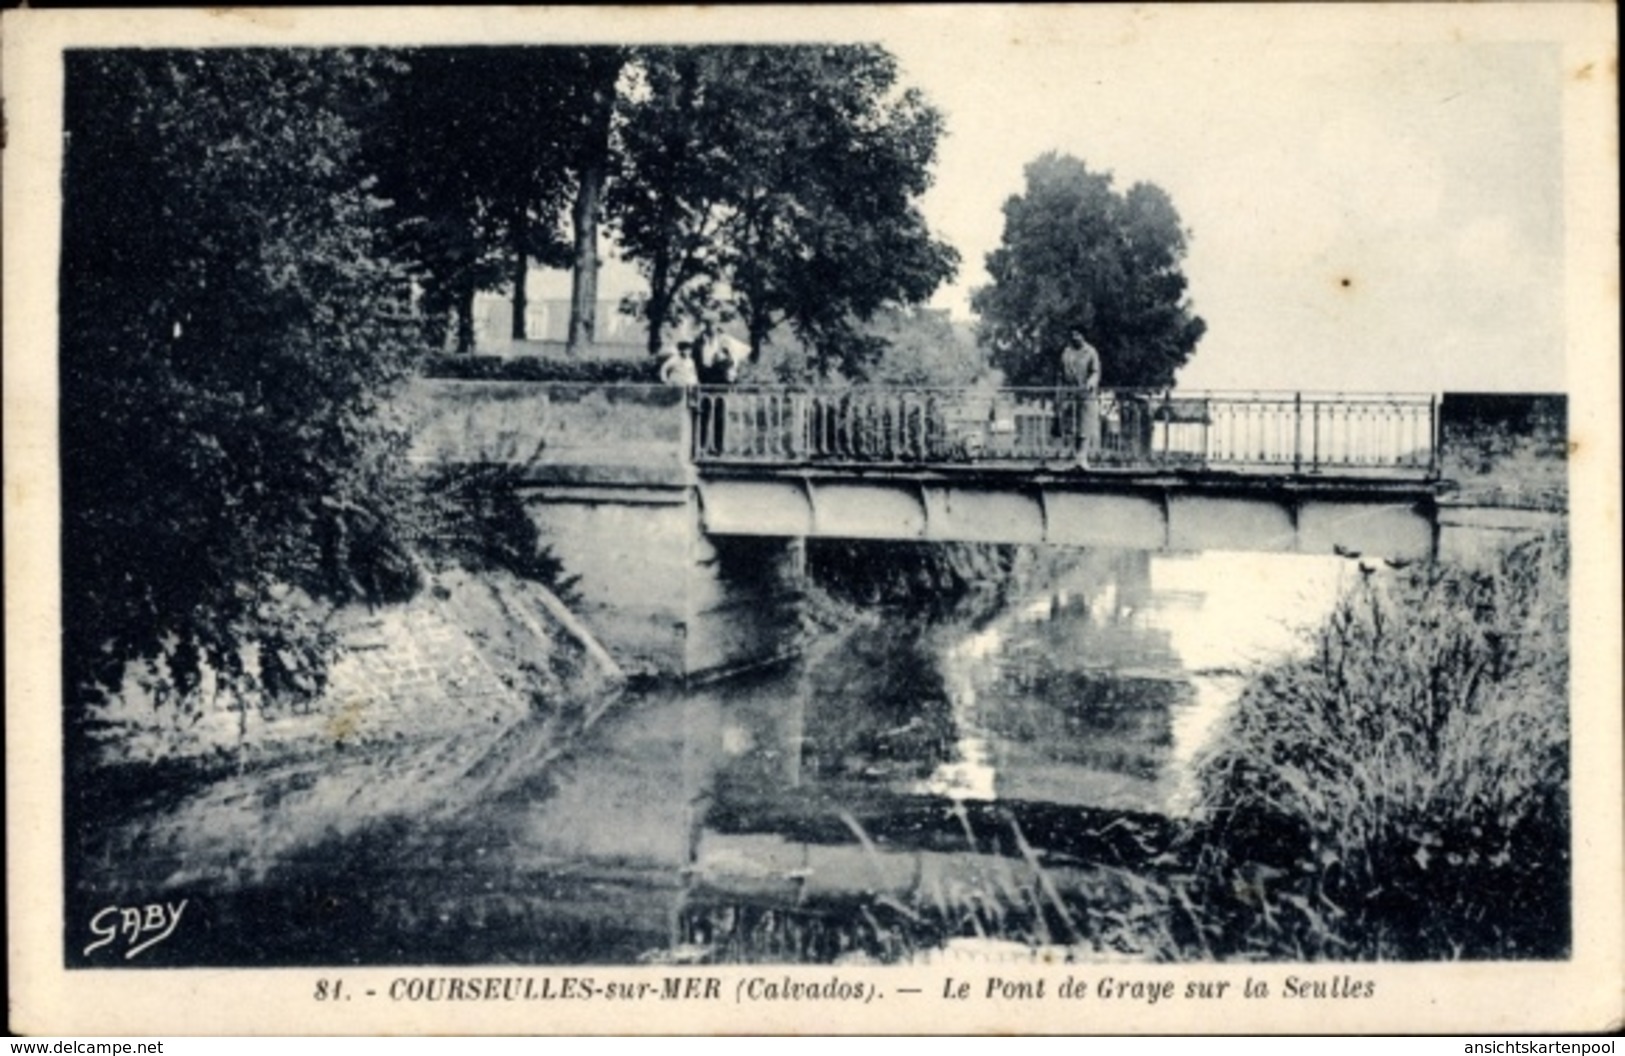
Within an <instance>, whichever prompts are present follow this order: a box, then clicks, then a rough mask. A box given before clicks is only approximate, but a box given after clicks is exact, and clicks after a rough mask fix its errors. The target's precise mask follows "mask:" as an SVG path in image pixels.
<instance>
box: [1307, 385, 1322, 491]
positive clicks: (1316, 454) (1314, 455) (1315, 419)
mask: <svg viewBox="0 0 1625 1056" xmlns="http://www.w3.org/2000/svg"><path fill="white" fill-rule="evenodd" d="M1309 406H1310V412H1309V413H1310V416H1311V422H1310V429H1311V432H1312V434H1313V436H1314V439H1313V441H1312V443H1313V445H1314V446H1313V448H1312V450H1311V452H1310V456H1309V471H1310V472H1311V473H1319V472H1320V401H1319V400H1316V401H1315V402H1314V403H1312V404H1310V405H1309Z"/></svg>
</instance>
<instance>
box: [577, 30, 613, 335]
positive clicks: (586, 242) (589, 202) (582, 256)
mask: <svg viewBox="0 0 1625 1056" xmlns="http://www.w3.org/2000/svg"><path fill="white" fill-rule="evenodd" d="M596 65H597V69H596V71H595V73H596V81H597V83H595V84H594V85H593V88H592V101H591V103H590V104H589V105H590V111H589V113H588V115H587V118H586V120H587V130H586V134H585V136H584V137H583V139H582V141H581V150H580V153H579V154H578V155H577V163H576V169H577V171H578V172H579V173H580V174H581V182H580V184H579V185H578V186H577V188H576V200H575V203H574V205H573V207H572V208H571V211H570V222H571V224H572V226H573V227H574V234H575V261H574V264H573V267H572V270H571V275H570V353H571V354H572V355H574V354H576V353H577V352H579V351H580V349H581V347H582V346H583V345H590V344H592V343H593V341H594V340H596V338H597V335H598V264H599V262H598V213H599V211H600V205H599V203H600V202H601V201H602V199H603V196H604V180H605V179H606V178H607V176H608V173H609V126H610V122H611V120H612V119H613V118H614V116H615V82H616V80H617V79H619V77H620V75H621V65H622V59H621V57H620V55H618V54H616V53H609V54H608V55H607V56H606V58H605V60H604V61H603V62H601V63H598V64H596Z"/></svg>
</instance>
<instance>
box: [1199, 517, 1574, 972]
mask: <svg viewBox="0 0 1625 1056" xmlns="http://www.w3.org/2000/svg"><path fill="white" fill-rule="evenodd" d="M1567 572H1568V569H1567V540H1566V538H1564V537H1563V536H1561V535H1557V536H1553V537H1549V538H1545V539H1541V540H1536V541H1532V542H1528V543H1525V544H1523V545H1520V546H1518V547H1515V548H1513V549H1511V550H1510V551H1508V552H1506V553H1504V554H1503V555H1502V556H1501V557H1500V558H1499V559H1498V560H1497V561H1496V562H1495V563H1494V564H1493V566H1492V567H1487V568H1478V569H1473V568H1457V567H1448V566H1442V565H1429V566H1425V567H1422V566H1419V567H1418V569H1417V570H1415V571H1414V572H1413V573H1411V574H1409V575H1406V576H1397V575H1396V576H1390V575H1388V574H1368V575H1366V576H1363V577H1362V579H1363V581H1362V582H1361V583H1360V584H1359V585H1358V586H1357V587H1356V589H1354V590H1353V591H1352V592H1351V593H1350V594H1349V595H1348V596H1347V597H1346V598H1345V599H1344V600H1343V601H1342V602H1341V603H1340V605H1339V607H1338V608H1337V609H1336V611H1335V612H1334V613H1333V615H1332V617H1331V619H1330V620H1329V622H1328V623H1327V625H1326V626H1325V627H1324V628H1322V629H1321V630H1320V632H1319V633H1318V636H1317V638H1316V641H1315V643H1314V646H1315V648H1314V651H1313V654H1312V655H1311V656H1309V657H1307V658H1305V659H1302V660H1296V661H1291V662H1287V663H1283V664H1281V665H1279V666H1277V667H1275V668H1273V669H1271V670H1269V671H1266V672H1265V673H1264V674H1263V675H1262V676H1261V677H1259V678H1258V679H1256V680H1255V682H1254V683H1253V684H1252V685H1251V686H1250V687H1249V689H1248V690H1247V691H1246V692H1245V693H1244V694H1243V696H1242V699H1241V700H1240V701H1239V702H1238V703H1237V705H1236V707H1235V709H1234V711H1233V712H1232V713H1231V715H1230V718H1229V720H1228V723H1227V726H1226V727H1225V729H1224V730H1223V732H1222V733H1221V735H1220V737H1219V741H1218V744H1217V746H1216V748H1215V749H1214V750H1213V752H1212V753H1211V754H1210V755H1209V756H1208V757H1207V759H1206V760H1205V762H1204V764H1203V766H1202V769H1201V772H1200V780H1201V782H1202V788H1203V795H1204V802H1203V809H1202V812H1201V815H1200V816H1201V819H1202V820H1201V821H1200V822H1199V824H1198V826H1197V827H1196V830H1195V832H1196V835H1195V837H1194V843H1193V846H1194V847H1195V849H1196V860H1197V862H1198V869H1197V875H1196V884H1195V890H1196V893H1197V895H1198V896H1199V901H1201V902H1203V903H1205V907H1206V911H1207V914H1206V917H1205V919H1204V922H1203V927H1204V929H1205V931H1206V935H1205V938H1206V941H1208V942H1209V943H1211V944H1212V946H1213V947H1214V948H1215V949H1217V950H1219V951H1220V952H1221V953H1223V952H1229V953H1242V954H1251V955H1264V956H1282V957H1300V958H1302V957H1337V958H1348V959H1365V958H1384V957H1399V958H1416V959H1422V958H1447V957H1495V958H1505V957H1557V956H1562V955H1563V954H1564V953H1565V952H1566V950H1567V949H1568V945H1569V941H1570V940H1569V935H1568V929H1569V919H1568V907H1569V827H1570V826H1569V804H1568V788H1569V783H1568V776H1569V771H1568V682H1569V679H1568V643H1567V631H1568V628H1567Z"/></svg>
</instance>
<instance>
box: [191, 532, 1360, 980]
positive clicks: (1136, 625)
mask: <svg viewBox="0 0 1625 1056" xmlns="http://www.w3.org/2000/svg"><path fill="white" fill-rule="evenodd" d="M1046 560H1049V561H1050V562H1051V564H1050V565H1047V566H1044V568H1043V574H1041V575H1035V576H1032V577H1029V578H1028V579H1023V580H1022V582H1023V583H1029V579H1030V580H1031V583H1029V587H1028V588H1023V589H1022V590H1018V591H1016V592H1015V596H1014V598H1013V599H1012V600H1010V601H1009V602H1008V603H1005V604H1002V605H1000V606H998V607H997V611H995V612H993V613H991V614H989V613H987V612H979V613H970V614H966V613H965V611H964V610H963V609H961V610H959V611H960V614H959V615H955V614H954V613H952V612H949V613H937V614H933V615H931V616H928V617H927V616H922V615H920V614H919V613H918V611H913V612H898V611H881V612H879V613H878V614H877V615H875V616H874V617H873V618H872V619H871V620H869V621H868V622H866V623H865V624H864V625H863V626H860V627H857V628H855V629H853V630H852V631H851V632H850V633H847V634H845V635H843V636H841V637H840V638H839V639H838V640H836V641H835V642H833V643H831V644H829V645H828V647H827V648H826V650H825V651H824V652H822V653H820V654H817V655H815V656H813V657H810V658H808V659H806V660H804V661H802V662H799V663H797V664H794V665H790V666H788V667H785V668H782V669H779V670H777V671H773V672H769V673H763V674H759V675H757V676H755V677H753V678H748V679H742V680H735V681H731V682H727V683H722V684H718V685H713V686H709V687H704V688H701V689H697V690H694V691H691V692H687V693H684V692H680V691H677V690H675V689H672V690H658V691H654V692H651V693H649V694H647V695H645V696H643V697H640V698H638V699H636V700H630V701H627V702H625V703H624V704H623V705H622V706H621V707H620V708H618V709H617V710H615V711H613V712H611V713H610V714H609V715H608V716H606V717H605V718H604V720H603V721H601V722H600V723H599V725H598V726H597V727H595V728H594V729H593V730H592V732H591V733H590V734H588V735H586V736H585V737H583V738H582V739H581V740H580V741H579V742H578V743H577V744H575V745H574V746H572V748H571V749H570V751H569V752H568V753H567V754H566V755H565V756H564V757H562V758H550V759H549V761H548V762H547V763H546V764H545V765H540V764H538V765H536V766H535V767H533V768H531V769H530V770H525V771H522V772H521V776H520V777H519V778H518V779H517V780H515V781H511V782H509V783H507V784H506V785H504V786H502V787H500V788H494V789H493V790H492V791H491V792H490V793H489V794H487V795H485V796H483V797H482V798H481V800H480V801H479V802H478V803H476V804H475V805H473V806H472V807H470V808H468V809H466V810H463V811H461V812H459V813H458V814H457V815H456V816H454V817H450V818H441V819H437V820H434V821H426V820H421V819H418V820H411V821H408V820H404V819H403V820H401V821H399V823H391V824H389V825H383V826H377V827H375V828H374V829H373V830H371V831H367V832H363V833H361V834H358V835H354V836H346V837H343V838H337V837H335V839H334V840H333V841H330V842H329V843H327V844H324V845H322V846H320V847H318V848H314V849H313V850H312V852H311V853H310V854H308V855H305V856H302V857H300V858H298V859H297V860H288V861H286V862H284V863H283V864H282V865H281V866H279V867H278V869H277V870H276V871H274V872H273V874H272V875H270V876H268V877H266V878H265V879H264V880H263V882H259V883H255V884H249V885H245V886H239V887H237V888H234V889H223V890H220V891H210V892H203V894H204V895H206V896H207V897H200V898H199V900H198V903H199V905H200V906H206V907H207V908H206V910H204V909H200V912H205V911H206V912H207V913H209V914H211V916H210V918H209V926H208V928H207V929H206V930H200V931H199V932H198V933H197V935H196V936H195V939H196V941H197V942H198V943H201V944H203V945H194V946H192V947H190V948H188V949H187V950H186V951H184V952H181V951H180V948H179V947H178V946H177V947H176V948H175V950H176V952H174V953H173V954H170V956H174V957H183V956H184V957H185V958H188V959H190V960H191V962H192V963H224V964H230V963H244V964H248V963H261V964H276V963H286V964H296V963H333V962H335V961H337V960H343V961H354V962H355V963H446V964H451V963H497V962H506V961H512V962H522V963H578V964H591V963H624V962H629V961H637V960H640V959H642V960H648V959H655V960H665V961H672V960H676V961H683V960H738V961H744V960H764V961H775V960H777V961H824V962H827V961H832V960H837V959H841V958H846V957H853V956H863V957H871V958H882V959H896V958H899V957H904V956H913V955H915V953H916V952H917V951H918V950H919V949H921V948H926V947H928V946H929V945H930V944H931V943H933V942H940V941H942V940H943V939H945V938H947V937H949V936H951V935H962V934H985V935H995V936H1002V937H1003V938H1006V939H1009V938H1014V939H1017V940H1019V941H1022V942H1025V943H1028V944H1030V945H1044V944H1049V943H1063V944H1072V945H1076V946H1079V947H1081V948H1093V949H1094V950H1096V951H1099V955H1101V956H1107V955H1111V953H1112V951H1114V950H1118V951H1129V950H1131V949H1132V947H1131V946H1130V945H1128V944H1126V943H1124V942H1123V941H1121V939H1120V937H1119V936H1117V935H1116V934H1115V933H1114V932H1113V930H1112V929H1113V927H1114V926H1115V925H1114V924H1113V923H1112V922H1111V921H1105V922H1102V921H1101V920H1097V919H1082V918H1079V917H1077V916H1076V915H1075V914H1073V913H1072V912H1071V911H1069V909H1068V908H1067V906H1065V905H1063V904H1062V903H1061V902H1060V900H1059V899H1055V898H1051V897H1050V896H1049V895H1048V894H1047V891H1048V890H1049V888H1046V887H1045V885H1046V884H1050V885H1056V886H1059V887H1061V888H1063V889H1064V890H1067V891H1069V892H1076V893H1078V895H1079V897H1080V899H1081V900H1082V901H1084V902H1085V903H1092V904H1099V905H1121V904H1124V903H1126V902H1131V901H1133V899H1134V897H1135V892H1134V891H1133V890H1131V885H1132V883H1133V876H1132V872H1133V869H1134V868H1135V867H1136V866H1137V865H1138V864H1139V863H1143V862H1145V861H1147V860H1149V859H1150V858H1152V857H1154V855H1155V853H1156V852H1157V850H1158V848H1159V846H1163V845H1165V844H1166V840H1167V837H1168V831H1169V823H1168V822H1167V820H1166V819H1167V818H1168V817H1169V816H1177V815H1179V814H1180V813H1181V812H1184V811H1188V810H1189V808H1190V806H1191V802H1192V790H1191V787H1190V784H1191V781H1190V779H1191V774H1192V763H1193V760H1194V759H1195V757H1196V755H1197V753H1198V752H1199V751H1200V749H1201V746H1202V745H1203V744H1204V743H1205V741H1206V740H1207V738H1208V736H1209V734H1210V732H1211V730H1212V728H1213V725H1214V723H1215V722H1217V721H1218V719H1219V718H1221V717H1222V715H1223V714H1224V711H1225V709H1226V707H1228V706H1229V704H1230V702H1231V701H1233V700H1234V699H1235V697H1236V694H1237V693H1238V692H1239V690H1240V688H1241V685H1242V681H1243V674H1244V672H1245V671H1246V670H1247V669H1248V668H1249V667H1251V666H1252V665H1254V664H1256V663H1258V662H1260V661H1263V660H1266V659H1269V658H1271V657H1274V656H1279V655H1280V654H1281V653H1282V652H1285V651H1288V650H1291V649H1293V648H1295V647H1296V646H1297V643H1298V641H1299V635H1300V633H1301V631H1302V630H1303V629H1304V628H1306V627H1308V626H1310V625H1312V624H1315V623H1318V622H1319V621H1320V619H1321V618H1322V617H1323V616H1324V615H1325V614H1326V613H1327V612H1328V611H1329V609H1330V607H1331V605H1332V602H1333V600H1334V599H1335V596H1336V593H1337V590H1338V588H1339V583H1340V580H1341V579H1342V578H1343V577H1344V576H1345V575H1346V574H1349V573H1350V572H1351V570H1349V569H1346V568H1345V567H1343V565H1344V564H1345V563H1343V562H1340V561H1338V560H1336V559H1333V558H1324V559H1322V558H1307V557H1295V556H1291V555H1218V554H1204V555H1151V554H1146V553H1140V552H1111V551H1088V552H1083V551H1079V552H1075V553H1071V554H1067V555H1065V556H1064V560H1063V559H1062V558H1061V557H1060V556H1057V555H1055V554H1053V553H1052V554H1051V555H1050V556H1049V557H1048V558H1047V559H1046ZM1033 583H1035V584H1036V585H1032V584H1033ZM1006 585H1008V581H1007V583H1006ZM538 758H540V756H538ZM1040 870H1041V871H1040ZM1114 885H1115V886H1114ZM1142 901H1143V899H1142ZM927 911H929V912H930V913H931V914H934V916H935V919H937V920H939V921H943V922H946V923H945V924H944V925H943V927H944V929H945V930H943V931H941V932H939V933H937V934H935V935H928V936H926V938H925V940H924V941H916V940H917V939H918V936H917V935H916V936H915V937H914V938H906V936H908V935H909V929H910V928H914V927H917V925H918V922H919V920H920V919H921V916H922V913H925V912H927ZM1130 925H1132V926H1134V927H1143V926H1144V925H1143V921H1140V922H1129V924H1125V925H1123V926H1124V927H1128V926H1130ZM233 936H249V938H244V939H242V940H240V941H239V940H238V939H235V938H233ZM211 943H212V944H213V945H208V944H211ZM177 963H178V962H177Z"/></svg>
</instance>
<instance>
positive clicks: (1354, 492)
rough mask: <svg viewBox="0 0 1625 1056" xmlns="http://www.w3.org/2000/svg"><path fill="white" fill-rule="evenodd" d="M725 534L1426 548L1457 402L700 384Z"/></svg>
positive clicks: (695, 448) (714, 516) (1414, 551)
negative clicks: (1441, 442) (1441, 424)
mask: <svg viewBox="0 0 1625 1056" xmlns="http://www.w3.org/2000/svg"><path fill="white" fill-rule="evenodd" d="M691 411H692V414H693V426H692V435H691V451H692V460H693V463H694V465H695V466H696V467H697V469H698V474H697V478H698V481H697V483H698V488H699V494H700V499H701V507H702V512H703V517H704V524H705V528H706V530H707V531H710V532H713V533H718V534H727V535H767V536H797V537H803V538H813V537H839V538H883V539H938V540H970V541H984V542H1007V543H1048V544H1054V545H1071V546H1122V547H1131V548H1140V549H1175V550H1200V549H1243V550H1302V551H1306V552H1311V553H1327V552H1330V551H1331V550H1332V548H1333V547H1334V546H1336V547H1341V548H1346V549H1364V550H1371V551H1373V552H1378V553H1384V554H1387V555H1389V556H1394V557H1399V556H1406V557H1415V556H1419V555H1422V554H1425V553H1427V552H1429V551H1430V550H1431V548H1432V545H1433V500H1434V497H1435V494H1436V490H1437V486H1438V470H1439V461H1438V443H1437V436H1438V400H1437V398H1436V397H1433V396H1427V395H1423V396H1413V395H1400V394H1361V395H1338V394H1317V393H1197V394H1178V395H1176V394H1174V393H1172V392H1166V391H1164V392H1143V391H1139V392H1137V391H1116V392H1102V393H1099V394H1098V395H1095V396H1092V397H1088V398H1085V397H1083V396H1082V395H1081V394H1075V393H1073V394H1068V393H1057V392H1056V391H1055V390H1052V389H1004V390H952V389H851V390H847V391H831V390H822V391H821V390H816V389H786V388H741V389H727V390H710V389H700V390H697V391H696V392H695V393H694V394H693V396H692V398H691Z"/></svg>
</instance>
